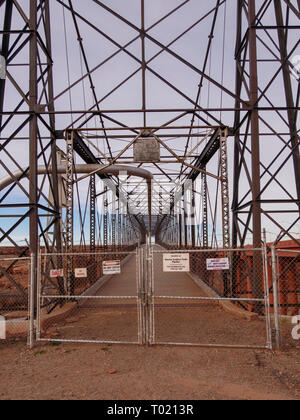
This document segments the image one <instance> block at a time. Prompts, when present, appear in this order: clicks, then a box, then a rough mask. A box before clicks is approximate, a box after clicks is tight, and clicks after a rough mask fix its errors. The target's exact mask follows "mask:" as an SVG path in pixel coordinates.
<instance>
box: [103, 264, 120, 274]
mask: <svg viewBox="0 0 300 420" xmlns="http://www.w3.org/2000/svg"><path fill="white" fill-rule="evenodd" d="M103 274H104V275H105V276H107V275H113V274H121V262H120V261H103Z"/></svg>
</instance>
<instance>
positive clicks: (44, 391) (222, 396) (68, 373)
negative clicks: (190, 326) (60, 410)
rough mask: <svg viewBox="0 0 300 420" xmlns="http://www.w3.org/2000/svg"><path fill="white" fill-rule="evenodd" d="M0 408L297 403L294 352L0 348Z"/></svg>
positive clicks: (299, 382) (299, 378) (299, 364)
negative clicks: (25, 403)
mask: <svg viewBox="0 0 300 420" xmlns="http://www.w3.org/2000/svg"><path fill="white" fill-rule="evenodd" d="M0 360H1V370H0V383H1V389H0V399H1V400H24V399H25V400H69V399H73V400H240V399H242V400H243V399H247V400H257V399H264V400H265V399H267V400H271V399H274V400H279V399H294V400H299V399H300V351H299V347H298V348H296V347H293V348H289V349H286V350H284V351H280V352H271V351H256V350H228V349H225V350H224V349H206V348H196V347H192V348H185V347H163V346H154V347H139V346H121V345H112V346H108V345H96V344H59V343H57V344H55V345H53V344H52V345H49V344H45V345H43V346H38V347H36V348H34V349H33V350H29V349H28V348H26V346H25V343H24V342H14V343H13V342H11V343H5V344H4V343H1V344H0Z"/></svg>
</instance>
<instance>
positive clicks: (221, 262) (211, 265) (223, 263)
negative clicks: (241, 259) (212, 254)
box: [206, 258, 230, 271]
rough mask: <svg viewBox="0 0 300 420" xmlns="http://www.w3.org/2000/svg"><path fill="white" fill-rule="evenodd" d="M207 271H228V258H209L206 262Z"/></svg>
mask: <svg viewBox="0 0 300 420" xmlns="http://www.w3.org/2000/svg"><path fill="white" fill-rule="evenodd" d="M206 267H207V270H208V271H218V270H229V268H230V266H229V258H210V259H207V260H206Z"/></svg>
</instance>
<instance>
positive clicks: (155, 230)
mask: <svg viewBox="0 0 300 420" xmlns="http://www.w3.org/2000/svg"><path fill="white" fill-rule="evenodd" d="M162 3H163V4H162ZM299 16H300V1H299V0H260V1H258V0H248V1H245V0H211V1H209V2H199V0H185V1H184V0H181V1H180V0H177V1H164V2H161V1H154V0H132V1H130V2H109V1H100V0H86V1H84V2H83V1H81V0H52V1H49V0H0V25H1V27H0V30H1V32H0V34H1V36H0V56H1V57H0V58H1V61H0V63H1V73H0V74H1V76H0V173H1V176H0V178H1V181H0V189H1V196H0V212H1V213H0V217H1V219H0V220H1V225H0V243H1V246H3V247H11V248H13V249H14V251H11V249H10V251H8V253H14V255H16V254H17V256H18V257H20V258H21V257H23V256H27V255H32V256H33V266H32V270H33V276H34V277H35V278H36V276H37V264H38V253H39V247H41V248H43V249H44V250H45V251H46V252H48V253H58V254H59V253H65V254H66V255H68V254H70V253H72V252H81V251H90V252H94V251H95V250H97V249H98V250H99V249H102V250H103V249H106V250H107V249H110V250H111V249H113V250H119V251H126V250H132V249H134V248H135V247H136V246H137V244H138V243H144V242H145V241H146V240H147V238H148V240H150V238H151V237H152V238H153V237H155V238H156V242H157V243H159V244H161V245H164V246H165V247H169V248H173V249H176V248H178V249H182V248H184V247H185V248H188V247H190V248H191V249H192V248H199V249H201V248H204V249H209V248H217V247H222V248H229V247H231V248H233V249H234V248H237V247H244V246H245V245H247V244H252V245H253V247H254V248H260V247H261V243H262V229H263V228H266V230H267V232H268V233H271V234H272V236H270V240H272V242H275V244H276V243H279V242H280V241H282V240H290V241H292V242H293V243H294V246H295V247H299V246H300V239H299V237H300V235H299V233H300V231H299V209H300V156H299V127H298V125H299V124H298V123H299V118H298V111H299V98H300V94H299V93H300V90H299V72H298V70H299V63H298V62H297V57H298V59H299V29H300V25H299ZM298 61H299V60H298ZM147 148H149V150H150V151H149V152H145V153H146V154H143V153H142V154H141V151H142V152H143V149H145V150H146V149H147ZM153 148H154V149H153ZM122 177H123V178H122ZM122 179H123V180H125V181H128V182H127V185H129V187H127V188H125V187H124V182H122ZM188 182H190V185H192V187H191V189H190V198H189V200H190V202H191V203H192V208H193V209H194V210H192V214H188V212H187V210H186V206H185V203H184V200H183V198H184V197H185V193H184V187H183V186H184V184H185V183H188ZM141 183H144V184H143V187H142V190H140V189H138V191H140V194H141V196H142V197H140V196H139V195H138V194H137V192H136V191H137V186H140V184H141ZM168 185H171V186H172V188H169V187H168ZM112 190H114V194H115V195H114V197H113V198H111V197H112V196H111V191H112ZM178 191H179V192H178ZM166 196H168V197H169V198H170V203H169V204H170V205H169V207H168V209H169V211H167V212H166V211H164V204H165V201H166ZM178 197H179V198H178ZM113 201H114V206H115V207H114V211H111V210H110V207H111V205H112V202H113ZM100 202H101V203H102V204H101V205H100V204H99V203H100ZM124 203H125V204H124ZM99 206H100V207H101V211H99ZM121 206H123V209H124V208H125V210H126V211H123V212H121V211H120V208H121ZM191 219H193V220H194V222H193V223H192V222H191ZM24 238H26V243H23V242H21V241H23V240H24ZM253 258H254V259H255V258H258V259H259V258H261V256H259V255H258V256H256V255H254V256H253ZM254 267H256V268H255V269H256V270H258V271H259V270H261V268H260V267H259V264H254ZM10 269H11V267H9V268H7V269H5V270H2V278H6V280H8V281H12V278H11V276H10V274H9V273H10V271H9V270H10ZM68 270H69V271H70V270H72V267H71V266H69V267H68ZM70 272H71V271H70ZM257 274H259V273H257ZM0 282H1V279H0ZM12 286H13V287H15V288H17V289H18V290H20V289H22V285H20V284H12Z"/></svg>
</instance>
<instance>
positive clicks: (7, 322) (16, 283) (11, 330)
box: [0, 257, 31, 343]
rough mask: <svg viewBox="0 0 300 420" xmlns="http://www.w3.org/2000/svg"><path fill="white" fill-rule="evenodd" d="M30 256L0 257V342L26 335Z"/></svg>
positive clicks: (27, 327)
mask: <svg viewBox="0 0 300 420" xmlns="http://www.w3.org/2000/svg"><path fill="white" fill-rule="evenodd" d="M30 267H31V260H30V258H16V257H12V258H4V257H3V258H0V343H1V342H5V341H7V340H11V339H15V338H24V339H26V338H27V337H28V332H29V295H30V275H31V274H30Z"/></svg>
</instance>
